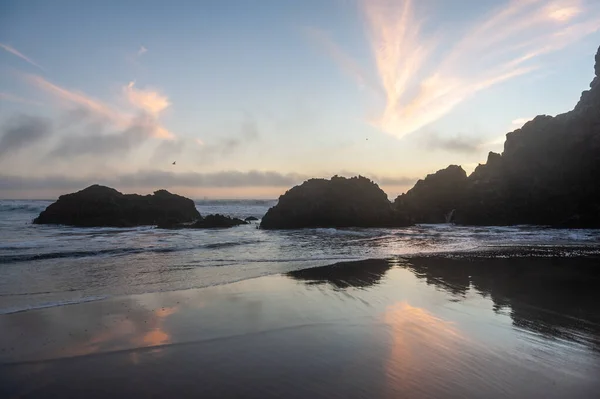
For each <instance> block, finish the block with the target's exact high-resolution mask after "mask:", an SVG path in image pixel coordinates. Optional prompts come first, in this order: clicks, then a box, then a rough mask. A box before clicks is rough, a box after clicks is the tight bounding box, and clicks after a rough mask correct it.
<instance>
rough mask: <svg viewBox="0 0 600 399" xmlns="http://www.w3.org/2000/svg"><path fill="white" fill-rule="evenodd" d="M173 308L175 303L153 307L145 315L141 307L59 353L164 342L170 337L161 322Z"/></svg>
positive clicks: (79, 353)
mask: <svg viewBox="0 0 600 399" xmlns="http://www.w3.org/2000/svg"><path fill="white" fill-rule="evenodd" d="M142 309H143V308H142ZM177 311H178V308H177V307H164V308H157V309H156V310H154V311H151V312H150V314H149V315H147V316H146V315H145V312H148V310H146V309H144V310H143V311H142V312H141V313H138V314H137V315H136V317H135V318H128V319H121V320H118V322H117V323H116V324H114V325H113V326H112V327H110V328H106V329H99V330H98V331H96V332H94V333H92V335H91V336H90V337H89V339H86V340H84V341H80V342H76V343H74V344H72V345H70V346H69V347H68V348H66V349H63V350H61V356H63V357H64V356H66V357H71V356H82V355H89V354H92V353H100V352H107V351H114V350H121V349H130V348H140V347H149V346H160V345H164V344H167V343H169V342H170V341H171V336H170V334H169V333H168V332H167V331H166V330H165V326H164V323H165V320H166V318H167V317H169V316H171V315H172V314H174V313H176V312H177ZM113 320H114V319H113ZM104 323H105V324H109V323H110V320H109V319H107V320H105V321H104ZM110 324H112V323H110ZM131 361H132V363H134V364H137V362H138V359H137V356H132V358H131Z"/></svg>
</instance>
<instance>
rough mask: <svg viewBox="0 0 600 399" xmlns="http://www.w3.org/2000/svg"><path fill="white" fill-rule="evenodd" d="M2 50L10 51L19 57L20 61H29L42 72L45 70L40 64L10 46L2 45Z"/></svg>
mask: <svg viewBox="0 0 600 399" xmlns="http://www.w3.org/2000/svg"><path fill="white" fill-rule="evenodd" d="M0 48H2V49H4V50H5V51H8V52H9V53H11V54H13V55H16V56H17V57H19V58H20V59H22V60H24V61H27V62H28V63H30V64H31V65H33V66H35V67H37V68H39V69H41V70H42V71H43V70H44V68H43V67H42V66H41V65H40V64H38V63H37V62H35V61H34V60H32V59H31V58H29V57H27V56H26V55H25V54H23V53H21V52H20V51H19V50H17V49H16V48H14V47H11V46H9V45H8V44H3V43H0Z"/></svg>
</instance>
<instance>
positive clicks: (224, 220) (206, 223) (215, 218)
mask: <svg viewBox="0 0 600 399" xmlns="http://www.w3.org/2000/svg"><path fill="white" fill-rule="evenodd" d="M241 224H248V223H247V222H244V221H243V220H241V219H238V218H231V217H229V216H224V215H220V214H218V213H217V214H215V215H207V216H206V217H203V218H202V217H201V218H199V219H198V220H196V221H195V222H194V223H171V222H170V221H166V222H164V223H159V224H158V225H157V226H156V227H157V228H159V229H212V228H227V227H235V226H239V225H241Z"/></svg>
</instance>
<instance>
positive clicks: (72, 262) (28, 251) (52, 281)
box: [0, 200, 600, 314]
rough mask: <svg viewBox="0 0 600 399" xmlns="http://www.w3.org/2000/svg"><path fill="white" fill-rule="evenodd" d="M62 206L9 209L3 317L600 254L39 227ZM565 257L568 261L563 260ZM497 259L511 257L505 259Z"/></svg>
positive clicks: (592, 238)
mask: <svg viewBox="0 0 600 399" xmlns="http://www.w3.org/2000/svg"><path fill="white" fill-rule="evenodd" d="M51 203H52V201H44V200H2V201H0V314H9V313H15V312H21V311H24V310H28V309H37V308H47V307H57V306H63V305H69V304H74V303H81V302H89V301H97V300H102V299H106V298H112V297H119V296H125V295H132V294H143V293H153V292H170V291H179V290H185V289H191V288H202V287H210V286H217V285H223V284H228V283H232V282H237V281H243V280H248V279H253V278H256V277H260V276H267V275H275V274H281V273H288V272H291V271H295V270H300V269H305V268H309V267H315V266H324V265H329V264H333V263H338V262H342V261H354V260H363V259H387V258H391V257H399V256H400V257H401V256H410V255H414V254H436V253H446V254H448V253H449V254H468V253H471V252H476V251H492V252H493V251H496V250H501V249H502V248H513V249H514V248H516V247H520V248H535V250H536V256H544V251H545V248H546V249H547V251H548V256H550V255H551V254H552V253H553V251H556V248H562V249H561V250H562V251H567V252H569V253H568V254H567V255H569V254H572V255H580V254H583V255H589V254H598V253H600V250H599V248H600V230H561V229H551V228H544V227H534V226H513V227H465V226H455V225H450V224H447V225H417V226H413V227H407V228H398V229H304V230H285V231H267V230H260V229H258V223H257V222H255V223H251V224H248V225H244V226H240V227H235V228H231V229H208V230H160V229H156V228H154V227H138V228H73V227H66V226H41V225H33V224H32V220H33V219H34V218H35V217H36V216H37V215H38V214H39V212H41V211H42V210H43V209H44V208H45V207H46V206H48V205H49V204H51ZM275 203H276V200H198V201H196V207H197V208H198V210H199V211H200V213H201V214H202V215H207V214H211V213H221V214H225V215H228V216H234V217H239V218H246V217H249V216H255V217H257V218H259V219H260V218H261V217H262V216H263V215H264V214H265V213H266V211H267V210H268V208H269V207H271V206H273V205H274V204H275ZM562 255H565V254H562ZM497 256H503V255H502V253H501V251H500V253H499V254H498V255H497Z"/></svg>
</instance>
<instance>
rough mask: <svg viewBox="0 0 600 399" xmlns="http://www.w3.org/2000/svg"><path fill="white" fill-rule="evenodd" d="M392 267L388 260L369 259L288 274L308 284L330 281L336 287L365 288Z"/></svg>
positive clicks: (375, 282) (377, 280)
mask: <svg viewBox="0 0 600 399" xmlns="http://www.w3.org/2000/svg"><path fill="white" fill-rule="evenodd" d="M390 268H391V266H390V264H389V262H388V261H387V260H384V259H369V260H363V261H357V262H340V263H336V264H334V265H330V266H322V267H313V268H310V269H304V270H297V271H293V272H290V273H288V274H287V275H288V276H289V277H291V278H293V279H295V280H303V281H305V282H306V283H307V284H325V283H329V284H331V285H333V286H334V287H336V288H349V287H360V288H363V287H369V286H372V285H374V284H377V283H379V281H380V280H381V279H382V278H383V276H384V275H385V273H386V272H387V271H388V270H389V269H390Z"/></svg>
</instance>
